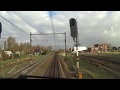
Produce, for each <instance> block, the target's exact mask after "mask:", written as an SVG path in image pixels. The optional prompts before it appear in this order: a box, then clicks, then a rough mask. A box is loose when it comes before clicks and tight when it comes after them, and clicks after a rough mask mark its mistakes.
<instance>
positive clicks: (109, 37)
mask: <svg viewBox="0 0 120 90" xmlns="http://www.w3.org/2000/svg"><path fill="white" fill-rule="evenodd" d="M0 15H1V16H3V17H4V18H5V19H7V20H9V21H10V22H11V23H13V24H14V25H16V26H18V27H19V28H20V30H19V29H18V28H16V27H14V26H13V25H11V24H10V23H8V22H7V21H6V20H4V19H3V18H2V17H1V16H0V22H1V23H2V33H1V36H2V38H4V39H6V38H7V37H9V36H12V37H15V38H16V40H17V42H27V41H29V39H30V32H31V33H32V34H37V33H53V31H55V33H64V32H66V33H67V48H69V47H73V46H74V44H75V42H74V41H73V38H72V37H71V34H70V25H69V19H70V18H75V19H76V20H77V25H78V33H79V42H80V44H81V46H87V47H89V46H94V44H97V43H109V44H111V45H112V46H120V40H119V36H120V11H52V22H53V25H54V30H53V29H52V23H51V19H50V13H49V11H0ZM19 16H21V17H22V18H23V19H24V20H25V21H26V22H27V23H26V22H25V21H24V20H23V19H21V18H20V17H19ZM28 23H29V24H30V25H32V26H33V27H34V28H33V27H31V26H30V25H29V24H28ZM32 40H33V42H32V44H40V45H44V46H56V47H57V48H61V47H63V48H64V45H65V43H64V41H65V36H64V34H58V35H55V39H54V35H37V36H36V35H32ZM55 41H56V43H55Z"/></svg>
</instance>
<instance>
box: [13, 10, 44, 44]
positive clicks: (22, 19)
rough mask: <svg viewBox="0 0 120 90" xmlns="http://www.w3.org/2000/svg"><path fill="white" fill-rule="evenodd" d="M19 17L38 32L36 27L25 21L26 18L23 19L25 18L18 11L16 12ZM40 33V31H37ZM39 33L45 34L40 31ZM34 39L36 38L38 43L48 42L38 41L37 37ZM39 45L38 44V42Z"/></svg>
mask: <svg viewBox="0 0 120 90" xmlns="http://www.w3.org/2000/svg"><path fill="white" fill-rule="evenodd" d="M14 13H15V14H16V15H17V16H18V17H20V18H21V19H22V20H23V21H24V22H26V23H27V24H28V25H29V26H31V27H32V28H34V29H35V30H37V29H36V27H34V26H33V25H32V24H30V23H29V22H28V21H27V20H25V19H24V18H23V16H22V15H21V14H20V13H19V12H18V11H17V12H14ZM37 31H38V30H37ZM38 32H39V33H43V32H40V31H38ZM33 38H36V39H37V40H38V41H46V40H40V39H38V38H37V37H35V36H33ZM37 43H38V42H37ZM39 44H40V42H39Z"/></svg>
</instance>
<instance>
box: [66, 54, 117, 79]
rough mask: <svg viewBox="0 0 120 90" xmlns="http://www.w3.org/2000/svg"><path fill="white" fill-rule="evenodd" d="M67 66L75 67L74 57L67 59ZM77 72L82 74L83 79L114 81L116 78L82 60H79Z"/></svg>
mask: <svg viewBox="0 0 120 90" xmlns="http://www.w3.org/2000/svg"><path fill="white" fill-rule="evenodd" d="M67 63H68V64H72V65H74V66H75V65H76V59H75V58H74V57H70V56H69V57H68V59H67ZM69 66H70V65H69ZM71 70H72V68H71ZM79 71H80V72H82V74H83V79H91V78H93V79H115V78H116V77H115V76H114V75H113V74H112V73H110V72H109V71H107V70H105V69H104V68H101V67H96V66H94V65H91V64H89V63H87V62H85V61H83V60H79Z"/></svg>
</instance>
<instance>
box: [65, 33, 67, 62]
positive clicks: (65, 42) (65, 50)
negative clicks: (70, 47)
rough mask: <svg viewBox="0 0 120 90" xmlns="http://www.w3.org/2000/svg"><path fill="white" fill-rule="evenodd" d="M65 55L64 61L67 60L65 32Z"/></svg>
mask: <svg viewBox="0 0 120 90" xmlns="http://www.w3.org/2000/svg"><path fill="white" fill-rule="evenodd" d="M65 55H66V58H65V61H66V60H67V48H66V32H65Z"/></svg>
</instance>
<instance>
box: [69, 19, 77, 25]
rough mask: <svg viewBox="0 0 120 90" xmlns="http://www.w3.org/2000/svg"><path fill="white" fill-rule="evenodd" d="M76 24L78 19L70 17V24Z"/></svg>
mask: <svg viewBox="0 0 120 90" xmlns="http://www.w3.org/2000/svg"><path fill="white" fill-rule="evenodd" d="M75 24H76V20H75V19H74V18H71V19H70V26H74V25H75Z"/></svg>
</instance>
